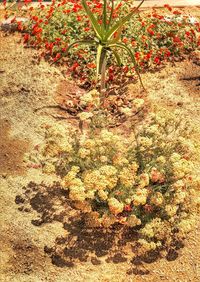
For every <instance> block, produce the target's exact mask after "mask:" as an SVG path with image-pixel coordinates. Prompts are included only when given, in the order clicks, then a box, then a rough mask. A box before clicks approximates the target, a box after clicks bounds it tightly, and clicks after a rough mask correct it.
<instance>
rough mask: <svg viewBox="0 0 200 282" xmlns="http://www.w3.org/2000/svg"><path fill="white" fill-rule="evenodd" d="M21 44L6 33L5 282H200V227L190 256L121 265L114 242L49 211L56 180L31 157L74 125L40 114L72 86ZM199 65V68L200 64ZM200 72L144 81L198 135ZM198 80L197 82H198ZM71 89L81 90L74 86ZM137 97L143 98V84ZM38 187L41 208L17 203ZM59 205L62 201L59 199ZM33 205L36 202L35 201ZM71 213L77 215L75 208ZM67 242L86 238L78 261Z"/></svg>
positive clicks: (0, 184)
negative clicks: (49, 135) (27, 159)
mask: <svg viewBox="0 0 200 282" xmlns="http://www.w3.org/2000/svg"><path fill="white" fill-rule="evenodd" d="M19 38H20V37H19V35H9V36H6V37H4V35H3V34H2V33H0V61H1V65H0V137H1V138H0V188H1V189H0V211H1V215H0V223H1V224H0V229H1V244H0V249H1V255H0V260H1V263H0V265H1V270H0V280H1V281H14V282H15V281H16V282H23V281H24V282H25V281H26V282H29V281H30V282H39V281H49V282H51V281H56V282H66V281H74V282H75V281H77V282H78V281H79V282H81V281H84V282H85V281H91V282H93V281H101V282H108V281H113V282H115V281H116V282H123V281H134V282H139V281H152V282H155V281H156V282H157V281H166V282H167V281H170V282H171V281H179V282H189V281H191V282H197V281H200V244H199V237H200V220H199V224H198V226H197V227H196V230H194V231H193V232H192V233H191V234H190V236H189V238H188V239H187V240H186V241H185V246H184V248H181V249H180V250H179V251H178V253H175V255H174V256H173V255H172V256H167V258H162V259H158V258H155V257H153V258H152V259H151V258H150V259H149V260H147V261H142V262H141V261H135V260H132V261H131V260H128V261H126V260H123V257H122V256H121V254H119V252H115V257H112V259H109V256H108V253H109V248H111V245H112V240H113V237H112V234H107V233H106V234H103V233H98V232H97V233H96V234H95V235H96V237H94V236H91V234H90V233H87V232H85V231H84V229H82V227H81V226H80V227H79V228H76V227H77V226H76V224H75V225H72V226H71V227H70V226H67V225H66V224H65V225H64V226H63V224H62V220H63V217H66V214H64V215H63V217H62V218H60V215H61V214H63V213H62V211H61V212H60V213H59V216H57V217H55V216H53V218H52V213H51V209H50V208H49V206H48V205H47V203H48V204H49V205H50V207H51V208H52V203H51V202H48V199H49V198H48V196H49V195H50V196H51V191H47V190H45V189H46V188H45V187H46V186H45V185H48V183H51V182H52V181H53V180H56V178H55V177H53V176H52V177H50V176H46V175H44V174H42V173H41V171H40V169H33V168H27V167H26V166H25V164H24V162H23V155H24V153H25V152H30V151H31V150H32V149H33V148H34V147H35V146H36V145H37V144H39V143H41V142H42V141H43V139H44V129H43V128H44V126H45V125H47V124H54V123H58V122H59V123H61V124H63V125H64V124H66V122H67V121H66V120H61V121H57V120H55V119H54V118H52V116H51V113H52V112H51V109H49V110H45V109H44V110H41V111H35V110H36V109H37V108H40V107H43V106H45V105H55V101H54V99H53V97H54V96H55V93H57V91H58V89H61V88H60V84H63V81H65V83H66V84H68V83H69V81H67V80H66V79H64V78H63V75H62V73H61V72H60V70H58V69H57V68H55V67H50V66H49V64H48V63H46V62H43V61H42V62H40V64H37V60H36V51H33V50H30V49H24V48H23V46H22V45H21V44H17V43H18V42H19ZM193 61H195V62H197V61H198V60H197V58H196V57H195V58H194V57H193ZM199 70H200V66H199V65H198V64H195V63H193V62H192V60H191V61H188V60H186V61H185V62H181V63H176V64H175V65H174V66H173V67H172V66H171V65H167V66H166V67H165V68H164V69H162V70H160V71H159V72H157V73H147V74H144V75H143V80H144V83H145V85H146V88H147V89H148V95H149V99H150V100H151V102H152V104H153V105H155V106H159V107H160V106H163V107H167V108H169V109H171V110H172V111H173V110H174V109H175V108H179V109H180V111H181V112H182V115H183V117H188V118H190V119H191V120H192V122H193V123H194V124H195V125H196V126H197V128H198V127H199V124H200V96H199V93H200V86H199V85H198V84H199V82H200V81H199V79H198V76H199ZM191 77H192V78H195V77H196V79H192V80H191ZM188 79H190V80H188ZM70 85H72V86H73V82H70ZM74 87H75V86H74ZM74 87H70V88H69V89H68V92H70V91H72V92H73V91H74ZM130 89H131V90H130V91H135V92H137V91H139V83H138V84H136V85H132V86H131V87H130ZM59 91H60V90H59ZM59 94H60V93H59ZM196 137H197V138H198V135H197V136H196ZM197 153H198V152H197ZM199 160H200V159H199ZM30 181H33V182H36V183H41V181H44V183H45V184H44V187H43V190H44V194H43V195H46V196H45V197H44V198H39V200H40V201H39V200H38V202H37V201H35V202H34V201H33V200H32V202H31V205H30V202H28V203H26V201H25V200H24V198H20V197H19V196H18V197H17V198H16V196H17V195H20V194H21V193H22V191H23V187H24V186H27V184H28V183H29V182H30ZM29 188H30V190H31V192H30V193H32V194H31V195H32V196H31V197H32V199H34V200H36V198H34V197H35V195H37V196H38V194H37V191H35V192H34V185H32V186H30V187H29ZM26 191H27V190H26ZM27 193H29V192H27ZM53 197H55V198H56V195H55V193H54V194H53ZM27 198H28V199H30V196H29V194H28V196H27ZM42 199H43V201H42ZM24 201H25V202H24ZM16 203H18V205H17V204H16ZM38 203H40V204H41V205H47V206H45V208H46V210H48V214H47V215H44V214H43V215H42V216H43V217H44V216H45V218H46V219H47V221H48V220H49V221H50V223H48V224H47V223H45V221H44V222H43V224H37V222H38V220H40V219H41V212H39V209H38ZM19 204H20V205H19ZM20 207H21V208H20ZM33 207H34V208H33ZM46 210H45V211H46ZM66 211H67V212H69V213H70V212H71V210H68V209H67V208H66ZM199 219H200V218H199ZM36 225H38V226H36ZM70 228H71V229H70ZM69 235H70V236H71V237H69ZM61 236H62V238H67V237H69V238H68V240H71V243H73V240H74V237H76V238H77V237H78V240H79V244H78V245H76V244H75V247H74V248H72V249H71V251H73V254H69V253H67V252H65V248H64V246H65V241H62V238H61ZM127 236H128V235H127ZM56 238H57V240H56ZM59 238H60V239H59ZM97 239H99V241H97ZM125 239H126V240H128V238H125ZM110 244H111V245H110ZM72 245H73V244H72ZM51 246H54V251H55V253H54V256H53V257H52V256H51V258H50V255H49V253H50V252H51V251H52V250H51V248H50V247H51ZM181 247H182V246H181ZM44 249H45V251H44ZM60 250H61V251H62V252H64V255H65V257H66V261H67V258H68V257H72V256H73V257H74V258H75V260H74V265H73V266H72V265H71V264H70V263H68V264H67V263H66V261H65V263H64V262H63V261H62V260H61V259H60V258H59V256H57V255H56V254H57V252H56V251H58V252H59V251H60ZM85 254H87V256H86V259H84V257H85V256H84V255H85Z"/></svg>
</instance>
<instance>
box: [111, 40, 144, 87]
mask: <svg viewBox="0 0 200 282" xmlns="http://www.w3.org/2000/svg"><path fill="white" fill-rule="evenodd" d="M110 47H119V48H121V49H123V50H125V51H127V53H128V54H129V56H130V57H131V60H132V62H133V64H134V66H135V71H136V73H137V75H138V77H139V80H140V83H141V85H142V88H143V89H144V90H145V87H144V84H143V82H142V78H141V75H140V72H139V69H138V65H137V62H136V60H135V56H134V54H133V52H132V51H131V49H130V48H129V47H127V46H126V45H125V44H123V43H116V44H114V45H113V46H112V45H111V46H110Z"/></svg>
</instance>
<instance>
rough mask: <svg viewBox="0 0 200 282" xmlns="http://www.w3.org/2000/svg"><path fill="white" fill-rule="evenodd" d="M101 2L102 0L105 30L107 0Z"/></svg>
mask: <svg viewBox="0 0 200 282" xmlns="http://www.w3.org/2000/svg"><path fill="white" fill-rule="evenodd" d="M103 2H104V4H103V27H104V30H106V28H107V0H104V1H103Z"/></svg>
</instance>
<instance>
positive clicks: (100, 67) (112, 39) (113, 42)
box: [67, 0, 145, 91]
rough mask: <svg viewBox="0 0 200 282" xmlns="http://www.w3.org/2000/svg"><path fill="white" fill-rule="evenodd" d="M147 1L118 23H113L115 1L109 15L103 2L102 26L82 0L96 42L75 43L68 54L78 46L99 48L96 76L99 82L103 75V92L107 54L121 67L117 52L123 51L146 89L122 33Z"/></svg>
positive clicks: (102, 88)
mask: <svg viewBox="0 0 200 282" xmlns="http://www.w3.org/2000/svg"><path fill="white" fill-rule="evenodd" d="M144 1H145V0H142V1H141V2H140V4H139V5H138V6H137V7H136V8H134V9H133V10H132V11H131V12H130V13H128V14H127V15H126V16H124V17H123V18H121V19H119V20H118V21H117V22H115V23H113V13H114V0H111V11H110V12H109V13H108V7H109V4H108V1H107V0H104V1H103V2H104V3H103V11H102V24H99V23H98V20H97V19H96V17H95V16H94V15H93V13H92V11H91V10H90V8H89V6H88V5H87V3H86V1H85V0H82V6H83V8H84V10H85V12H86V13H87V15H88V17H89V20H90V22H91V24H92V27H93V29H94V31H95V35H96V37H95V38H94V40H80V41H76V42H73V43H72V44H71V45H69V46H68V48H67V52H68V51H69V50H70V49H71V48H72V47H73V46H75V45H77V44H85V45H95V46H96V48H97V55H96V74H97V80H98V77H99V75H101V91H102V90H105V88H106V76H105V73H106V65H107V53H108V52H112V53H113V55H114V57H115V59H116V61H117V64H118V65H121V59H120V55H119V54H118V52H117V50H118V49H122V50H124V51H126V52H127V53H128V55H129V56H130V58H131V60H132V63H133V64H134V66H135V70H136V72H137V75H138V77H139V80H140V83H141V85H142V87H143V89H144V86H143V83H142V79H141V76H140V73H139V70H138V66H137V63H136V60H135V56H134V53H133V52H132V50H131V49H130V48H129V47H127V45H126V44H124V43H122V42H121V33H122V30H123V27H124V24H125V23H126V22H127V21H129V20H130V19H131V17H132V16H133V15H134V14H135V13H136V12H137V11H138V9H139V7H140V6H141V5H142V4H143V2H144Z"/></svg>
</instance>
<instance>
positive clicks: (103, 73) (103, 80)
mask: <svg viewBox="0 0 200 282" xmlns="http://www.w3.org/2000/svg"><path fill="white" fill-rule="evenodd" d="M106 66H107V58H106V51H104V53H103V54H102V65H101V88H100V92H101V93H102V92H103V91H105V89H106Z"/></svg>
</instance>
